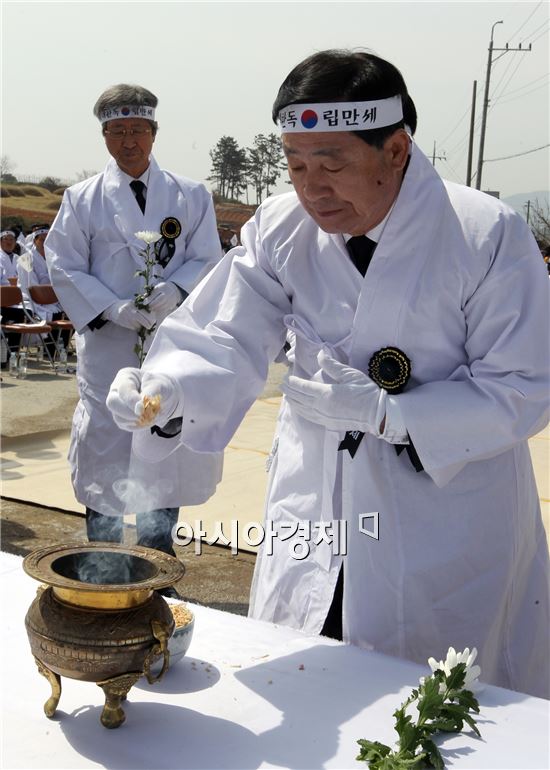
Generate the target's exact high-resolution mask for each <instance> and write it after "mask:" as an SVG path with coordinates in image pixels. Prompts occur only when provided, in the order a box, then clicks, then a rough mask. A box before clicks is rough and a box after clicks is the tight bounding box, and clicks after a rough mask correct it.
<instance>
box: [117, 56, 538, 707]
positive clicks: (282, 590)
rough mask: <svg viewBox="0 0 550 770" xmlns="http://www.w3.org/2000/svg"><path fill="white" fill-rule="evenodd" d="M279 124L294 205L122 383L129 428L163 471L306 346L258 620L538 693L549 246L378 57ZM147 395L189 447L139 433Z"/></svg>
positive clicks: (239, 411)
mask: <svg viewBox="0 0 550 770" xmlns="http://www.w3.org/2000/svg"><path fill="white" fill-rule="evenodd" d="M273 115H274V118H275V119H278V121H279V123H280V125H281V127H282V130H283V147H284V150H285V154H286V156H287V159H288V165H289V173H290V177H291V180H292V183H293V185H294V188H295V193H288V194H285V195H281V196H276V197H273V198H270V199H268V200H267V201H265V203H264V204H263V205H262V206H260V207H259V209H258V210H257V212H256V214H255V216H254V218H253V219H252V220H251V221H250V222H248V223H247V224H246V225H245V226H244V227H243V229H242V233H241V242H242V246H241V247H238V248H236V249H235V250H233V251H232V252H230V253H229V254H228V255H226V257H225V258H224V260H223V261H222V262H221V263H220V265H218V266H217V268H216V269H215V270H214V271H213V272H212V273H211V274H210V275H209V276H208V278H207V280H206V281H204V282H203V283H202V284H201V286H200V287H199V288H198V289H197V290H196V292H194V293H193V295H192V296H191V297H190V298H189V300H188V301H187V303H186V304H185V306H183V307H182V308H180V309H179V310H178V311H177V312H176V313H174V314H173V315H172V316H171V317H170V318H168V319H166V321H164V323H163V324H162V327H161V329H160V331H159V333H158V335H157V337H156V339H155V341H154V344H153V346H152V348H151V350H150V352H149V355H148V357H147V359H146V361H145V364H144V366H143V368H142V369H141V370H138V369H126V370H122V371H121V372H120V373H119V375H118V377H117V378H116V379H115V381H114V383H113V386H112V388H111V392H110V394H109V398H108V404H109V406H110V408H111V410H112V412H113V414H114V416H115V419H116V421H117V423H118V424H119V425H120V426H121V427H124V428H126V429H127V430H132V431H135V432H134V444H135V448H136V451H140V452H141V454H142V455H145V454H148V455H149V456H150V457H151V458H154V457H156V459H157V460H159V459H160V458H161V457H162V456H163V455H164V454H166V453H167V452H169V451H171V449H172V447H173V446H178V445H181V444H184V445H186V446H189V447H191V448H193V449H195V450H197V451H202V452H212V451H218V450H220V449H222V448H223V447H224V446H225V445H226V444H227V442H228V441H229V440H230V439H231V436H232V435H233V433H234V431H235V429H236V428H237V426H238V425H239V422H240V421H241V420H242V418H243V416H244V414H245V413H246V411H247V409H248V408H249V407H250V405H251V404H252V402H253V400H254V399H255V398H256V397H257V396H258V394H259V392H260V390H261V387H262V384H263V382H264V379H265V377H266V375H267V371H268V366H269V363H270V362H271V361H272V360H273V359H274V357H275V356H276V355H277V353H278V352H279V350H280V348H281V346H282V343H283V341H284V339H285V336H286V333H287V330H290V331H292V332H293V333H294V335H295V345H294V347H293V349H292V351H291V353H290V354H289V355H290V358H291V371H290V376H289V378H288V381H287V382H286V383H285V385H284V386H283V391H284V394H285V395H284V398H283V402H282V406H281V413H280V417H279V422H278V436H277V441H276V442H275V449H274V452H273V462H272V464H271V468H270V479H269V486H268V493H267V503H266V522H265V525H266V533H267V534H268V539H267V541H266V542H265V543H264V545H263V550H262V551H261V552H260V553H259V555H258V560H257V565H256V570H255V575H254V581H253V587H252V597H251V609H250V614H251V615H252V616H253V617H256V618H262V619H264V620H271V621H273V622H277V623H285V624H288V625H291V626H294V627H296V628H300V629H303V630H304V631H306V632H309V633H327V634H329V635H334V636H339V635H340V633H339V632H340V629H339V626H341V631H342V638H343V639H344V641H347V642H351V643H354V644H358V645H360V646H362V647H366V648H369V649H374V650H378V651H381V652H384V653H387V654H390V655H396V656H399V657H404V658H408V659H412V660H415V661H418V662H424V661H425V660H426V658H427V657H428V656H430V655H434V656H435V657H436V658H442V657H445V654H446V651H447V649H448V647H449V646H454V647H455V648H457V649H462V648H464V647H466V646H468V647H473V646H475V647H477V648H478V650H479V661H480V665H481V668H482V672H483V677H484V679H485V681H487V682H491V683H495V684H498V685H502V686H505V687H510V688H513V689H517V690H522V691H524V692H529V693H532V694H536V695H542V696H546V697H548V684H549V676H548V671H549V668H548V623H549V599H548V574H549V572H548V546H547V542H546V538H545V533H544V529H543V526H542V522H541V516H540V509H539V503H538V496H537V490H536V486H535V481H534V477H533V471H532V467H531V461H530V457H529V451H528V446H527V439H528V438H529V436H532V435H533V434H535V433H536V432H537V431H539V430H541V429H542V428H543V427H544V425H545V424H546V422H547V419H548V395H549V368H550V367H549V361H548V357H549V350H548V347H549V346H548V337H547V334H548V320H549V304H548V293H547V283H548V282H547V280H546V277H545V274H544V267H543V265H542V263H541V260H540V256H539V254H538V250H537V248H536V243H535V241H534V239H533V237H532V235H531V233H530V232H529V230H528V228H527V226H526V224H525V222H524V221H523V220H522V218H521V217H519V216H518V215H517V214H516V213H515V212H513V211H512V210H511V209H510V208H508V207H507V206H505V205H503V204H501V203H500V202H499V201H497V200H495V199H494V198H491V197H489V196H487V195H485V194H483V193H480V192H477V191H475V190H471V189H469V188H466V187H462V186H460V185H456V184H453V183H448V182H445V181H443V180H442V179H440V177H439V176H438V174H437V173H436V171H435V169H434V168H433V166H432V165H431V163H430V162H429V160H428V159H427V158H426V157H425V156H424V155H423V153H422V152H421V151H420V150H419V148H418V147H417V146H416V145H415V144H414V142H413V141H412V139H411V134H412V133H414V130H415V126H416V111H415V108H414V104H413V102H412V100H411V98H410V96H409V95H408V93H407V89H406V85H405V83H404V81H403V78H402V76H401V74H400V73H399V71H398V70H397V69H396V68H395V67H393V65H391V64H390V63H389V62H387V61H385V60H383V59H380V58H379V57H376V56H374V55H372V54H366V53H348V52H341V51H325V52H321V53H319V54H315V55H314V56H312V57H310V58H309V59H307V60H305V61H304V62H302V63H301V64H299V65H298V66H297V67H296V68H295V69H294V70H293V71H292V72H291V73H290V74H289V76H288V77H287V78H286V80H285V81H284V83H283V85H282V86H281V88H280V90H279V94H278V97H277V99H276V101H275V105H274V109H273ZM364 236H368V239H369V240H370V243H369V240H367V239H366V238H365V237H364ZM373 249H375V250H374V253H373ZM369 260H370V264H369ZM367 268H368V270H367ZM388 348H389V350H388ZM153 394H160V395H161V398H162V404H163V408H162V409H161V412H160V413H159V414H158V415H157V416H156V418H155V421H156V423H157V425H159V426H162V425H164V424H165V423H167V422H168V421H170V422H168V424H169V425H173V426H175V425H176V424H177V422H178V419H179V422H180V423H181V432H180V433H179V435H178V436H174V437H173V438H171V439H162V438H160V437H158V436H154V437H152V436H151V435H150V434H149V433H148V432H147V431H146V430H137V431H136V430H135V414H136V413H138V414H139V413H140V411H141V410H142V405H143V397H144V396H145V395H149V396H150V395H153ZM163 442H164V444H163ZM336 524H338V527H337V526H336ZM290 525H292V526H293V527H294V531H295V532H296V535H295V538H294V539H293V540H289V539H288V527H289V526H290ZM283 528H286V535H285V537H283V534H284V531H283ZM345 529H347V539H346V540H345V547H344V545H343V544H342V542H340V543H338V542H336V541H337V539H338V538H337V537H335V540H334V542H332V543H331V536H330V535H331V533H332V534H333V535H338V534H341V533H342V531H343V530H345ZM327 534H328V536H327ZM304 551H305V553H304Z"/></svg>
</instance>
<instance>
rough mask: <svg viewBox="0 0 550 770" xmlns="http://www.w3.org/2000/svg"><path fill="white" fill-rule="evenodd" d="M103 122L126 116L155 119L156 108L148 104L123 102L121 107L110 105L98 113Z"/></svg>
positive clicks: (121, 118)
mask: <svg viewBox="0 0 550 770" xmlns="http://www.w3.org/2000/svg"><path fill="white" fill-rule="evenodd" d="M98 117H99V120H100V122H101V123H106V122H107V121H108V120H123V119H125V118H145V119H146V120H154V119H155V108H154V107H149V106H148V105H146V104H142V105H139V104H123V105H121V106H120V107H108V108H107V109H105V110H101V112H100V113H99V115H98Z"/></svg>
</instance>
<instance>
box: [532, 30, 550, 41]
mask: <svg viewBox="0 0 550 770" xmlns="http://www.w3.org/2000/svg"><path fill="white" fill-rule="evenodd" d="M549 29H550V27H549ZM547 33H548V29H545V30H543V31H542V32H541V33H540V35H537V37H535V38H533V40H531V43H530V45H533V43H536V42H537V40H539V38H541V37H544V35H546V34H547Z"/></svg>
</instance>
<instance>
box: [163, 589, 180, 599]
mask: <svg viewBox="0 0 550 770" xmlns="http://www.w3.org/2000/svg"><path fill="white" fill-rule="evenodd" d="M159 594H160V595H161V596H165V597H166V598H167V599H180V600H181V598H182V597H181V596H180V595H179V593H178V592H177V591H176V589H175V588H174V586H167V587H166V588H161V589H160V590H159Z"/></svg>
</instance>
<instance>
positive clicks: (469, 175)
mask: <svg viewBox="0 0 550 770" xmlns="http://www.w3.org/2000/svg"><path fill="white" fill-rule="evenodd" d="M476 93H477V80H474V87H473V90H472V110H471V115H470V141H469V142H468V165H467V168H466V184H467V185H468V187H471V186H472V159H473V156H474V125H475V121H476Z"/></svg>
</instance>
